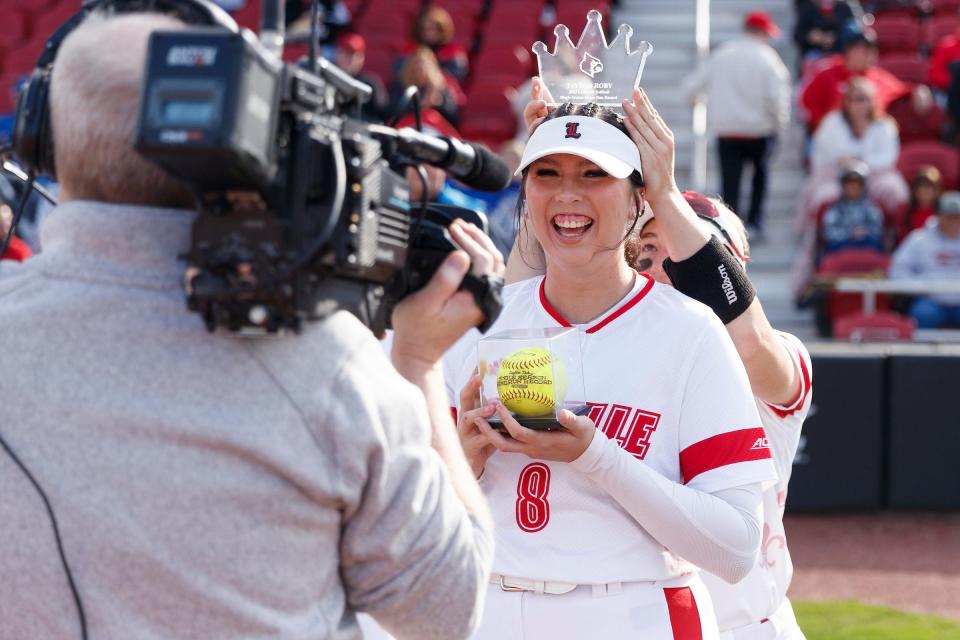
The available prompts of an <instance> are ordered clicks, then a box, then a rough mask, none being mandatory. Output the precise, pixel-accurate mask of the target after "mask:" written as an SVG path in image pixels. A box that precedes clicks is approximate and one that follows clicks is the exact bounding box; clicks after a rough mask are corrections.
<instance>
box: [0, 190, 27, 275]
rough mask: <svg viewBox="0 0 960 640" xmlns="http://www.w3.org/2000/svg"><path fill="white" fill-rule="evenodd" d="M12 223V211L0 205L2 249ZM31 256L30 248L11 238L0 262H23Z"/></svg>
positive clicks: (0, 257) (24, 243) (0, 241)
mask: <svg viewBox="0 0 960 640" xmlns="http://www.w3.org/2000/svg"><path fill="white" fill-rule="evenodd" d="M12 223H13V211H12V210H11V209H10V207H9V206H8V205H5V204H0V248H2V247H3V242H4V240H6V237H7V234H9V233H10V226H11V224H12ZM32 255H33V252H32V251H30V247H29V246H27V243H26V242H24V241H23V240H21V239H20V238H18V237H17V236H13V237H12V238H11V239H10V246H9V247H7V250H6V252H5V253H4V254H3V255H2V256H0V260H15V261H17V262H23V261H24V260H26V259H27V258H29V257H30V256H32Z"/></svg>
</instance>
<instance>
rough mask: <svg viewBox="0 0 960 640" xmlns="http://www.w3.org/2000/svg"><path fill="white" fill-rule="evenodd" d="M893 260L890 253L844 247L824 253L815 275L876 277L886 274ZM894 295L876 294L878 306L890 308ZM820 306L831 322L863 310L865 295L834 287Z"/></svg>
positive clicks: (826, 319) (825, 316)
mask: <svg viewBox="0 0 960 640" xmlns="http://www.w3.org/2000/svg"><path fill="white" fill-rule="evenodd" d="M889 264H890V256H888V255H886V254H884V253H880V252H879V251H874V250H872V249H842V250H840V251H837V252H835V253H831V254H828V255H826V256H824V258H823V260H821V261H820V266H819V267H818V268H817V275H816V277H817V278H819V279H823V280H826V279H830V278H839V277H854V276H864V277H876V276H882V275H885V274H886V272H887V267H888V265H889ZM890 304H891V297H890V296H889V295H887V294H879V295H877V297H876V305H877V306H876V308H877V309H878V310H887V309H889V308H890ZM822 305H823V306H822V308H818V310H817V314H818V323H819V317H822V318H823V319H824V321H825V322H826V323H827V324H828V326H832V325H833V323H834V322H835V321H836V319H837V318H839V317H840V316H842V315H844V314H848V313H856V312H860V311H862V310H863V295H862V294H860V293H848V292H842V291H834V290H833V289H831V290H830V291H829V292H828V293H827V296H826V299H825V300H824V301H823V302H822Z"/></svg>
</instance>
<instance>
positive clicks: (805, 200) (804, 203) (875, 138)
mask: <svg viewBox="0 0 960 640" xmlns="http://www.w3.org/2000/svg"><path fill="white" fill-rule="evenodd" d="M899 155H900V138H899V134H898V131H897V123H896V121H894V119H893V118H891V117H890V116H888V115H887V114H885V113H883V112H881V110H880V106H879V105H878V104H877V98H876V92H875V88H874V85H873V83H871V82H870V81H869V80H867V79H866V78H861V77H854V78H851V79H850V81H849V83H848V84H847V85H846V90H845V91H844V93H843V101H842V103H841V108H840V109H838V110H836V111H832V112H830V114H829V115H827V116H826V117H825V118H824V119H823V122H822V123H821V125H820V127H819V128H818V129H817V132H816V133H815V134H814V136H813V144H812V146H811V152H810V176H809V177H808V178H807V182H806V184H805V185H804V188H803V191H802V192H801V196H800V211H799V212H798V215H801V216H804V218H802V219H810V218H809V217H810V216H812V215H813V214H815V213H816V211H817V210H818V209H819V208H820V207H821V206H822V205H823V203H825V202H829V201H831V200H835V199H836V198H837V197H838V195H839V191H840V188H839V182H838V181H837V176H838V175H839V172H840V171H841V169H842V168H843V167H845V166H846V165H848V164H850V162H851V161H853V160H859V161H860V162H863V163H865V164H866V165H867V167H868V168H869V172H870V177H869V180H868V182H867V192H868V195H869V196H870V197H871V198H872V199H873V200H875V201H876V202H879V203H881V204H882V205H883V207H884V209H885V210H887V211H891V212H892V211H896V209H897V208H898V207H899V206H900V205H902V204H903V203H905V202H907V200H908V198H909V196H910V192H909V188H908V187H907V183H906V182H905V181H904V179H903V177H902V176H901V175H900V174H899V173H898V172H897V167H896V165H897V158H898V157H899Z"/></svg>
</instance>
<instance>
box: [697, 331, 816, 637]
mask: <svg viewBox="0 0 960 640" xmlns="http://www.w3.org/2000/svg"><path fill="white" fill-rule="evenodd" d="M779 333H780V336H781V337H782V338H783V340H784V343H785V344H786V347H787V349H788V350H789V352H790V355H791V357H792V358H793V361H794V366H795V367H796V369H797V371H798V372H799V374H800V382H801V386H800V390H799V392H798V393H797V396H796V398H795V400H794V401H793V402H792V403H790V404H789V405H786V406H778V405H772V404H767V403H765V402H762V401H761V400H756V405H757V410H758V412H759V413H760V420H761V421H762V423H763V428H764V430H765V431H766V434H767V439H768V441H769V443H770V450H771V453H772V455H773V462H774V464H775V466H776V468H777V480H776V482H775V483H774V484H772V485H770V486H769V487H768V488H766V489H765V490H764V493H763V543H762V546H761V548H760V555H759V557H758V558H757V563H756V565H755V566H754V567H753V569H752V570H751V571H750V573H749V574H748V575H747V577H746V578H744V579H743V581H742V582H738V583H737V584H735V585H731V584H729V583H727V582H725V581H723V580H721V579H720V578H718V577H716V576H714V575H711V574H709V573H707V572H703V574H702V578H703V581H704V583H706V585H707V588H708V590H709V591H710V595H711V596H712V597H713V604H714V609H715V610H716V613H717V622H718V624H719V626H720V630H721V631H726V630H731V629H737V628H740V627H744V626H747V625H751V624H757V623H760V622H762V621H764V620H772V622H771V624H777V625H779V624H780V623H779V621H778V620H776V619H775V614H776V612H777V611H778V609H780V608H781V606H784V601H785V599H786V595H787V588H788V587H789V586H790V580H791V578H792V577H793V563H792V562H791V560H790V550H789V549H788V548H787V539H786V534H785V531H784V526H783V512H784V505H785V503H786V499H787V484H788V483H789V482H790V474H791V472H792V471H793V459H794V457H795V456H796V454H797V446H798V444H799V442H800V429H801V427H802V426H803V421H804V420H805V419H806V417H807V413H808V412H809V411H810V403H811V400H812V397H813V393H812V391H813V386H812V382H813V376H812V373H813V367H812V364H811V361H810V354H809V352H808V351H807V348H806V347H805V346H804V345H803V343H802V342H801V341H800V340H799V338H797V337H796V336H793V335H791V334H789V333H784V332H779ZM786 606H789V604H787V605H786ZM789 617H790V618H792V616H789ZM793 624H795V623H790V626H793ZM780 631H783V632H787V631H789V630H788V629H783V630H779V629H778V635H777V637H780V634H779V632H780ZM790 637H793V636H790Z"/></svg>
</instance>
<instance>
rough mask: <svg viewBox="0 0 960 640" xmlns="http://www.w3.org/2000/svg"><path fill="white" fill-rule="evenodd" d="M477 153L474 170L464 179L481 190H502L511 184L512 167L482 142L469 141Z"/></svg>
mask: <svg viewBox="0 0 960 640" xmlns="http://www.w3.org/2000/svg"><path fill="white" fill-rule="evenodd" d="M467 144H469V145H470V146H471V147H473V150H474V152H475V153H476V154H477V158H476V162H475V164H474V170H473V171H471V172H470V175H469V176H468V177H467V178H465V179H463V181H464V183H466V184H469V185H470V186H471V187H473V188H474V189H479V190H480V191H500V190H502V189H506V188H507V185H509V184H510V179H511V178H512V177H513V176H512V175H510V168H509V167H508V166H507V163H506V162H504V161H503V160H502V159H501V158H500V157H499V156H498V155H497V154H495V153H494V152H493V151H490V149H487V148H486V147H485V146H483V145H482V144H477V143H475V142H467Z"/></svg>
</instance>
